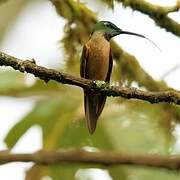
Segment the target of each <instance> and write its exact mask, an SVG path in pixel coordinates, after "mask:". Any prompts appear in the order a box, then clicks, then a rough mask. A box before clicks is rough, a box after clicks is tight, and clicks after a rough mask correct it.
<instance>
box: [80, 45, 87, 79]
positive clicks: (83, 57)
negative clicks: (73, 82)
mask: <svg viewBox="0 0 180 180" xmlns="http://www.w3.org/2000/svg"><path fill="white" fill-rule="evenodd" d="M88 56H89V52H88V47H87V46H86V45H84V47H83V51H82V55H81V65H80V75H81V77H83V78H85V76H86V75H85V72H86V62H87V59H88Z"/></svg>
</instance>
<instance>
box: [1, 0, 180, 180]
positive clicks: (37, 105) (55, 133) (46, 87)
mask: <svg viewBox="0 0 180 180" xmlns="http://www.w3.org/2000/svg"><path fill="white" fill-rule="evenodd" d="M6 1H7V2H6ZM6 1H5V0H4V1H2V0H1V1H0V47H1V51H4V52H6V53H9V54H10V55H14V56H15V57H19V58H22V59H26V58H28V59H30V58H35V59H36V62H37V64H39V65H44V66H46V67H50V68H54V69H57V70H61V71H64V72H68V73H70V74H74V75H78V76H79V64H80V60H79V59H80V55H81V51H82V45H83V44H84V43H85V42H86V41H87V39H88V37H89V34H90V32H91V30H92V27H93V25H94V23H95V22H96V21H97V19H101V20H102V19H103V20H105V19H107V20H110V21H113V22H114V23H116V24H117V25H118V26H120V27H122V28H123V29H125V28H126V30H131V31H134V32H138V33H141V34H146V33H147V32H149V34H147V36H148V37H149V38H151V37H152V39H153V40H154V41H155V42H156V43H157V44H158V46H160V47H161V48H162V50H164V51H165V52H162V53H160V52H158V50H157V49H155V48H154V47H152V45H149V44H148V43H147V42H143V40H138V39H136V38H133V39H132V38H130V40H128V37H126V38H124V37H123V38H122V39H118V38H117V39H116V43H115V42H112V48H113V54H114V67H113V76H112V79H111V81H112V83H116V84H121V85H124V86H127V87H138V88H141V89H146V90H151V91H158V90H165V89H169V88H170V87H171V85H172V86H173V87H175V88H177V89H178V88H179V89H180V86H179V82H178V81H177V80H175V79H179V78H177V71H176V72H175V74H174V75H171V76H170V78H169V79H168V78H167V79H162V78H161V77H162V75H163V74H164V73H165V72H166V71H167V70H168V69H169V68H171V67H172V66H174V65H176V64H177V61H176V60H177V59H178V58H177V57H180V56H178V54H179V53H178V45H180V41H179V38H178V37H175V36H173V35H172V34H170V33H167V32H165V31H164V30H162V29H160V28H157V27H156V25H154V23H153V22H152V20H150V19H149V18H148V17H146V16H145V15H143V14H140V13H137V12H136V13H135V12H132V10H131V9H129V8H126V9H125V8H124V7H122V5H121V4H120V3H118V2H115V1H114V0H99V1H95V0H94V1H82V2H80V1H78V0H77V1H75V0H54V1H53V0H52V1H48V0H26V1H24V0H16V1H14V0H6ZM171 3H172V2H171ZM143 18H144V19H143ZM144 22H145V23H147V24H146V26H147V27H146V28H145V27H144ZM121 23H122V24H121ZM136 25H137V28H138V27H139V29H136V27H135V26H136ZM128 28H129V29H128ZM132 28H135V29H132ZM161 35H162V36H161ZM166 39H168V42H169V44H168V43H167V42H166V43H167V44H168V45H169V46H168V45H167V47H166V46H165V42H164V40H166ZM121 42H122V44H121ZM117 44H118V45H117ZM121 45H122V46H121ZM170 46H171V48H172V49H170V51H169V54H168V53H167V52H166V48H170ZM128 48H129V49H128ZM146 48H147V50H146ZM125 49H126V51H125ZM172 52H173V53H172ZM129 53H132V54H133V55H135V56H136V57H137V58H138V60H139V59H140V60H139V61H138V60H137V59H136V58H135V56H132V55H130V54H129ZM134 53H135V54H134ZM136 53H137V54H136ZM163 53H164V54H163ZM144 54H145V55H144ZM170 57H171V59H170ZM154 59H155V60H154ZM172 59H176V60H174V61H173V60H172ZM138 62H140V63H138ZM164 64H165V65H164ZM153 70H154V71H153ZM172 81H173V83H172ZM0 95H1V97H0V101H1V102H3V103H1V102H0V106H1V107H0V109H1V110H0V121H1V122H0V123H1V124H0V126H1V127H0V128H1V129H2V131H1V129H0V131H1V134H0V135H1V139H2V142H1V144H2V148H1V150H5V149H10V150H12V152H15V151H18V147H17V146H18V143H19V142H21V146H24V147H26V149H27V151H28V152H31V151H32V152H33V151H36V150H38V149H45V150H58V149H67V148H74V149H80V148H83V149H85V150H87V151H101V150H112V151H118V152H126V153H130V154H141V153H143V154H162V155H171V154H178V153H179V152H180V151H179V148H180V146H179V140H180V126H179V124H178V123H179V120H180V109H179V107H178V106H176V105H173V104H165V103H161V104H153V105H151V104H149V103H147V102H143V101H139V100H126V99H122V98H108V100H107V103H106V106H105V108H104V111H103V113H102V115H101V118H100V120H99V122H98V126H97V129H96V131H95V133H94V134H93V135H89V133H88V130H87V129H86V126H85V120H84V112H83V94H82V90H81V89H80V88H77V87H74V86H73V87H72V86H68V85H61V84H58V83H56V82H53V81H50V82H48V84H45V83H44V82H42V81H40V80H38V79H36V78H34V77H33V76H31V75H28V74H21V73H19V72H15V71H14V70H12V69H11V68H7V67H6V68H4V67H1V68H0ZM18 102H21V105H18ZM12 103H13V104H14V105H13V106H11V104H12ZM4 106H6V113H3V108H4ZM23 106H24V107H25V106H27V108H26V109H23V108H22V107H23ZM8 108H9V109H8ZM4 111H5V110H4ZM20 112H21V113H20ZM18 113H19V114H20V115H19V116H17V114H18ZM8 116H11V120H12V122H13V123H10V122H9V121H8V120H7V121H8V122H9V124H8V125H7V124H6V119H8ZM32 127H36V128H37V129H36V132H35V131H32V133H31V134H32V137H31V135H29V137H28V138H25V137H24V136H27V132H28V130H29V129H31V128H32ZM33 132H34V133H35V134H38V135H37V137H36V136H33ZM36 138H37V139H36ZM22 139H23V140H22ZM36 140H37V141H38V143H37V144H38V145H37V146H36V145H35V146H34V144H33V143H34V142H33V141H36ZM33 146H34V147H33ZM15 148H16V150H15V151H14V149H15ZM28 148H29V149H28ZM22 149H23V148H22ZM26 149H25V148H24V150H26ZM18 152H19V151H18ZM17 164H18V163H15V164H14V165H13V166H12V167H8V165H3V166H0V178H4V179H8V178H10V177H11V178H13V179H15V180H16V179H20V178H21V179H26V180H32V179H33V180H51V179H52V180H61V179H62V180H67V179H68V180H71V179H77V180H96V179H103V180H112V179H114V180H151V179H154V180H161V179H162V180H178V179H179V178H180V174H179V172H175V171H167V170H163V169H155V168H143V167H135V166H122V165H121V166H112V167H111V166H108V167H104V166H100V165H96V164H94V165H92V164H91V165H88V164H86V165H82V164H70V163H68V164H63V165H51V166H40V165H35V164H32V163H31V164H29V165H28V166H25V165H24V166H22V167H18V165H17ZM8 168H11V169H10V170H9V171H11V172H12V173H8ZM17 168H21V169H22V172H24V173H22V175H19V176H18V175H17V176H16V175H13V173H14V174H15V173H16V169H17ZM14 171H15V172H14ZM17 171H18V170H17Z"/></svg>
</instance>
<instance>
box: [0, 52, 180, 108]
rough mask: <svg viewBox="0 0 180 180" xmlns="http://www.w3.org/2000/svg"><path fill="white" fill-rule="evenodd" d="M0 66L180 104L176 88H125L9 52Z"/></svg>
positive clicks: (103, 90)
mask: <svg viewBox="0 0 180 180" xmlns="http://www.w3.org/2000/svg"><path fill="white" fill-rule="evenodd" d="M0 66H11V67H12V68H14V69H15V70H19V71H20V72H27V73H31V74H34V76H36V77H39V78H40V79H42V80H44V81H45V82H48V81H49V80H54V81H57V82H60V83H62V84H70V85H75V86H79V87H81V88H84V89H86V90H89V91H98V92H101V93H103V94H105V95H107V96H113V97H116V96H121V97H124V98H127V99H131V98H133V99H134V98H135V99H141V100H145V101H148V102H150V103H159V102H169V103H170V102H172V103H175V104H179V105H180V92H179V91H175V90H169V91H159V92H150V91H142V90H138V89H136V88H125V87H119V86H110V85H109V84H107V83H105V82H103V81H92V80H88V79H84V78H79V77H75V76H72V75H69V74H66V73H62V72H59V71H56V70H53V69H47V68H45V67H42V66H38V65H36V63H35V60H34V59H33V60H25V61H23V60H20V59H17V58H15V57H12V56H10V55H8V54H5V53H2V52H0Z"/></svg>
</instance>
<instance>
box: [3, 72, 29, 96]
mask: <svg viewBox="0 0 180 180" xmlns="http://www.w3.org/2000/svg"><path fill="white" fill-rule="evenodd" d="M25 86H26V85H25V78H24V75H23V74H21V73H19V72H16V71H11V70H5V71H3V70H1V71H0V94H4V93H7V92H9V91H13V92H14V93H15V92H16V91H18V90H20V89H22V88H24V87H25Z"/></svg>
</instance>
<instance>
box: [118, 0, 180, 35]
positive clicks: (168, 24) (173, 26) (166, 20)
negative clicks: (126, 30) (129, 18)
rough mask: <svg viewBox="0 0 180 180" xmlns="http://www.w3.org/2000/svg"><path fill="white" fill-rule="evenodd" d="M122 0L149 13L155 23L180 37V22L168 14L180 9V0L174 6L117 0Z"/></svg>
mask: <svg viewBox="0 0 180 180" xmlns="http://www.w3.org/2000/svg"><path fill="white" fill-rule="evenodd" d="M116 1H118V2H121V3H122V4H123V5H124V6H125V7H127V6H128V7H131V8H132V9H133V10H137V11H139V12H141V13H143V14H146V15H148V16H149V17H150V18H152V19H153V20H154V21H155V23H156V24H157V25H158V26H159V27H161V28H164V29H166V31H168V32H172V33H173V34H174V35H176V36H179V37H180V24H179V23H178V22H176V21H174V20H173V19H171V18H170V17H168V14H169V13H171V12H177V11H178V10H179V9H180V1H177V3H176V5H174V6H167V7H163V6H158V5H155V4H151V3H149V2H147V1H144V0H141V1H140V0H116Z"/></svg>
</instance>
